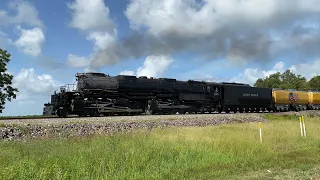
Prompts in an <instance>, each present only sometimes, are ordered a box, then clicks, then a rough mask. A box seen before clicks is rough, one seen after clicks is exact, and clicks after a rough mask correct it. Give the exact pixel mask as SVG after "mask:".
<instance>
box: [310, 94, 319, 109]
mask: <svg viewBox="0 0 320 180" xmlns="http://www.w3.org/2000/svg"><path fill="white" fill-rule="evenodd" d="M308 96H309V104H310V106H311V107H312V109H314V108H315V109H318V108H320V92H308Z"/></svg>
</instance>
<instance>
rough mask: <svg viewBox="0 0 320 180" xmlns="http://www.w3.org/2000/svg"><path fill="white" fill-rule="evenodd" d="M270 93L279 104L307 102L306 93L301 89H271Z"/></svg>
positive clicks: (307, 96) (302, 103)
mask: <svg viewBox="0 0 320 180" xmlns="http://www.w3.org/2000/svg"><path fill="white" fill-rule="evenodd" d="M272 95H273V97H274V100H275V104H279V105H289V104H293V105H307V104H308V102H309V95H308V93H307V92H303V91H287V90H273V91H272Z"/></svg>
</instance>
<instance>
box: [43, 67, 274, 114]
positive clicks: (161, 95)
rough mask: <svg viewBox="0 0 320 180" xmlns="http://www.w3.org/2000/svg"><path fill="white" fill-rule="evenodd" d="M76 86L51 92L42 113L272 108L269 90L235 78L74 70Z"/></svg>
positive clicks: (197, 111) (169, 111)
mask: <svg viewBox="0 0 320 180" xmlns="http://www.w3.org/2000/svg"><path fill="white" fill-rule="evenodd" d="M76 79H77V84H76V89H75V90H72V91H67V90H66V88H65V87H62V88H60V92H58V93H57V92H55V93H54V94H53V95H51V102H50V103H46V104H45V107H44V114H56V115H58V116H62V117H65V116H68V115H69V114H75V115H78V116H88V115H89V116H99V115H101V114H102V115H115V114H120V115H122V114H131V115H135V114H142V113H147V114H174V113H177V112H178V113H179V114H184V113H205V112H209V113H210V112H213V111H218V112H220V113H221V112H222V111H224V112H226V113H229V112H230V111H233V112H237V111H239V112H258V111H261V110H262V111H265V110H268V111H272V110H275V106H274V98H273V96H272V89H269V88H255V87H251V86H249V85H248V84H240V83H225V82H223V83H213V82H202V81H193V80H189V81H180V80H176V79H171V78H159V79H155V78H147V77H135V76H124V75H118V76H109V75H106V74H104V73H77V74H76Z"/></svg>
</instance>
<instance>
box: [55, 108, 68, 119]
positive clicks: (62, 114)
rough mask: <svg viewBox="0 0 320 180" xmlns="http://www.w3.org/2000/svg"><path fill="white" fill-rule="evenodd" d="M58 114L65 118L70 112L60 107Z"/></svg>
mask: <svg viewBox="0 0 320 180" xmlns="http://www.w3.org/2000/svg"><path fill="white" fill-rule="evenodd" d="M56 114H57V115H58V116H59V117H63V118H65V117H67V116H68V114H69V112H68V110H66V109H58V110H57V113H56Z"/></svg>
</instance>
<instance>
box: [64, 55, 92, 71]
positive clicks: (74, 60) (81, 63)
mask: <svg viewBox="0 0 320 180" xmlns="http://www.w3.org/2000/svg"><path fill="white" fill-rule="evenodd" d="M67 63H68V64H70V65H71V66H73V67H78V68H84V67H87V66H88V65H89V60H88V59H87V58H86V57H80V56H77V55H73V54H69V55H68V60H67Z"/></svg>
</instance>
